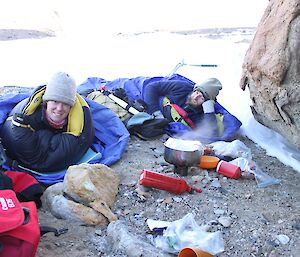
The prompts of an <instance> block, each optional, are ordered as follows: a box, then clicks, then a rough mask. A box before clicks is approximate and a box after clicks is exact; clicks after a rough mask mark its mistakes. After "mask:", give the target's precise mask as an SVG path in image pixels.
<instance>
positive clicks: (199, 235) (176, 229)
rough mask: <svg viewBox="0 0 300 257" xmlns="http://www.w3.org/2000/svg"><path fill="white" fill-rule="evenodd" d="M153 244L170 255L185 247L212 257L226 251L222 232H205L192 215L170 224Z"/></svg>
mask: <svg viewBox="0 0 300 257" xmlns="http://www.w3.org/2000/svg"><path fill="white" fill-rule="evenodd" d="M153 243H154V245H155V246H156V247H158V248H161V249H162V250H164V251H166V252H169V253H178V252H179V251H180V250H181V249H182V248H184V247H197V248H200V249H201V250H203V251H206V252H208V253H210V254H212V255H216V254H219V253H221V252H223V251H224V241H223V238H222V234H221V232H220V231H217V232H206V231H204V230H203V229H202V228H201V227H199V226H198V224H197V223H196V221H195V220H194V216H193V215H192V214H191V213H188V214H187V215H185V216H184V217H183V218H182V219H179V220H176V221H173V222H171V223H169V224H168V226H167V229H166V230H165V231H164V233H163V235H162V236H156V237H155V238H154V239H153Z"/></svg>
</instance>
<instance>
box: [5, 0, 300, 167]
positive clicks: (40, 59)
mask: <svg viewBox="0 0 300 257" xmlns="http://www.w3.org/2000/svg"><path fill="white" fill-rule="evenodd" d="M16 2H17V4H18V6H19V8H18V9H16V8H15V6H16ZM268 2H269V1H268V0H251V1H250V0H227V1H224V0H210V1H202V0H186V1H179V0H164V1H161V0H160V1H158V0H152V1H148V0H147V1H146V0H127V1H125V0H123V1H121V0H111V1H96V0H87V1H70V0H61V1H58V0H52V1H36V0H28V1H17V0H12V1H7V3H6V4H5V6H4V8H1V9H0V29H9V28H23V29H30V28H32V27H37V26H39V28H40V29H43V28H44V27H47V26H48V27H49V26H50V27H52V28H54V29H56V31H57V36H56V37H51V38H43V39H23V40H13V41H0V56H1V59H0V69H1V76H0V86H5V85H17V86H24V87H34V86H37V85H40V84H43V83H46V82H47V80H48V79H49V78H50V76H51V75H52V74H53V73H54V72H56V71H60V70H63V71H66V72H69V73H70V74H71V75H72V76H73V77H74V78H75V80H76V82H77V84H81V83H82V82H84V81H85V80H86V79H87V78H88V77H101V78H104V79H107V80H113V79H116V78H133V77H137V76H147V77H148V76H150V77H151V76H167V75H169V74H170V73H171V72H172V71H174V68H175V67H176V65H177V64H178V63H180V62H184V63H185V65H183V66H181V67H180V68H179V69H178V70H177V73H179V74H181V75H184V76H186V77H188V78H189V79H191V80H193V81H194V82H201V81H202V80H204V79H206V78H209V77H216V78H218V79H219V80H220V81H221V82H222V84H223V89H222V91H221V93H220V95H219V96H218V101H219V102H220V103H221V104H222V105H223V106H224V107H225V108H226V109H227V110H228V111H230V112H231V113H232V114H234V115H235V116H237V117H238V118H239V119H240V120H241V121H242V123H243V125H242V128H241V133H242V134H243V135H246V136H247V137H248V138H250V139H251V140H252V141H254V142H255V143H257V144H258V145H259V146H261V147H262V148H264V149H265V150H266V154H267V155H270V156H274V157H276V158H278V159H279V160H280V161H281V162H283V163H284V164H286V165H288V166H291V167H293V168H294V170H295V171H298V172H300V151H299V150H296V149H295V148H293V147H292V146H291V145H290V144H288V143H287V141H286V140H285V139H284V138H283V137H281V136H280V135H279V134H278V133H275V132H274V131H272V130H270V129H268V128H266V127H264V126H262V125H260V124H259V123H258V122H256V121H255V119H254V118H253V116H252V114H251V110H250V107H249V106H250V105H251V101H250V98H249V92H248V90H246V91H242V90H241V89H240V88H239V81H240V78H241V74H242V68H241V67H242V64H243V60H244V56H245V53H246V51H247V49H248V47H249V44H250V42H251V40H252V38H253V34H252V33H249V31H247V29H244V31H243V32H240V33H231V34H230V35H229V34H228V33H224V34H223V35H222V36H221V37H219V38H217V39H216V38H214V37H211V38H208V37H204V36H203V35H200V34H190V35H182V34H178V33H172V32H174V31H184V30H196V29H205V28H233V27H244V28H246V27H256V26H257V25H258V24H259V21H260V19H261V17H262V15H263V13H264V10H265V8H266V7H267V5H268ZM32 6H34V7H32ZM24 10H25V11H24ZM37 10H38V11H37ZM49 10H51V12H50V11H49ZM29 12H32V13H31V15H29ZM12 13H13V14H14V15H12ZM30 17H35V18H38V19H32V20H31V19H30ZM37 20H38V23H37ZM199 64H216V65H218V67H216V68H201V67H197V65H199Z"/></svg>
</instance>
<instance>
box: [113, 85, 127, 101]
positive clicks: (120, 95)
mask: <svg viewBox="0 0 300 257" xmlns="http://www.w3.org/2000/svg"><path fill="white" fill-rule="evenodd" d="M112 94H113V95H114V96H116V97H118V98H120V99H122V100H123V101H125V102H126V103H128V96H127V94H126V91H125V90H124V89H123V88H116V89H115V90H113V91H112Z"/></svg>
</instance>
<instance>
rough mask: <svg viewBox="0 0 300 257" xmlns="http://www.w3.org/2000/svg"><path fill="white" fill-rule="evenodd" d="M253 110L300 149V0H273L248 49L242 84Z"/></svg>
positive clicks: (266, 124) (255, 114)
mask: <svg viewBox="0 0 300 257" xmlns="http://www.w3.org/2000/svg"><path fill="white" fill-rule="evenodd" d="M246 86H248V87H249V91H250V97H251V99H252V102H253V105H252V106H251V109H252V113H253V115H254V117H255V119H256V120H257V121H258V122H260V123H261V124H263V125H265V126H267V127H269V128H271V129H273V130H275V131H277V132H278V133H280V134H281V135H282V136H284V137H285V138H286V139H287V140H288V141H290V142H291V143H292V144H293V145H295V146H296V147H297V148H298V149H300V136H299V134H300V106H299V102H300V1H299V0H271V1H270V2H269V5H268V7H267V8H266V10H265V13H264V15H263V17H262V19H261V21H260V23H259V25H258V27H257V31H256V34H255V37H254V39H253V41H252V43H251V45H250V47H249V49H248V51H247V53H246V56H245V59H244V64H243V74H242V78H241V81H240V87H241V88H242V89H243V90H245V88H246Z"/></svg>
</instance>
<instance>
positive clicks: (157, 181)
mask: <svg viewBox="0 0 300 257" xmlns="http://www.w3.org/2000/svg"><path fill="white" fill-rule="evenodd" d="M139 183H140V185H143V186H146V187H153V188H156V189H160V190H165V191H168V192H171V193H174V194H182V193H184V192H191V191H192V187H191V186H189V185H188V183H187V182H186V181H185V180H184V179H182V178H174V177H171V176H167V175H163V174H160V173H158V172H154V171H150V170H145V169H144V170H142V173H141V176H140V180H139Z"/></svg>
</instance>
